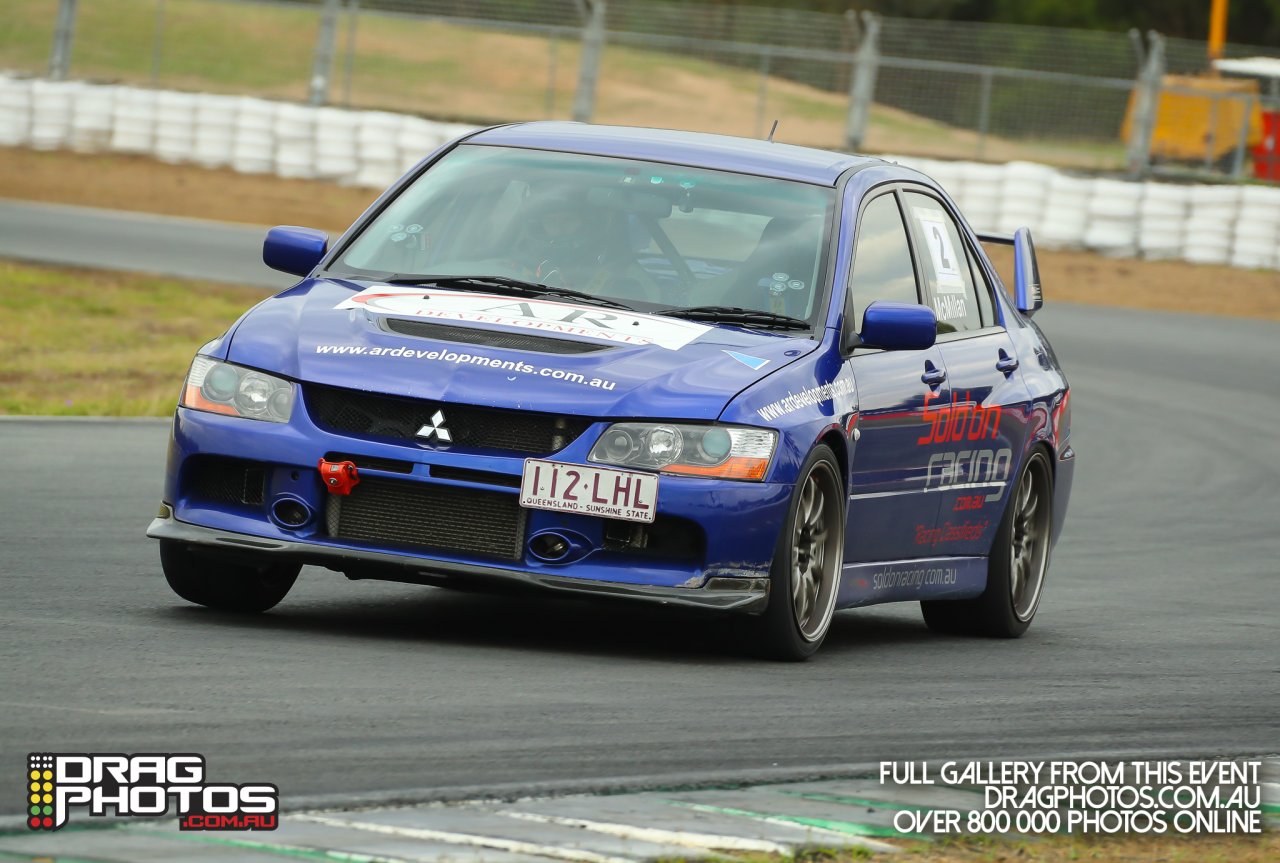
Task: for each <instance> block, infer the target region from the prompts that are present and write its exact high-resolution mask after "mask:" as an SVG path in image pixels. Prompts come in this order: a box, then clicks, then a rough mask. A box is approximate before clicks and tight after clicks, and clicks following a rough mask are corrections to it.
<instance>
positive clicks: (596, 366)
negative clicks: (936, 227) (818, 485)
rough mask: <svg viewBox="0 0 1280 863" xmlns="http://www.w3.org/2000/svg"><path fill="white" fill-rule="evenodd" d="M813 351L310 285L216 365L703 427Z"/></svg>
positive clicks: (270, 310) (595, 318) (656, 319)
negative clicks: (743, 394)
mask: <svg viewBox="0 0 1280 863" xmlns="http://www.w3.org/2000/svg"><path fill="white" fill-rule="evenodd" d="M817 347H818V344H817V342H815V341H813V340H812V339H808V338H795V337H792V336H787V335H782V334H778V333H774V332H761V331H753V330H746V329H742V328H737V327H727V326H714V325H706V324H700V323H694V322H692V321H682V320H678V319H674V318H669V317H661V316H654V315H645V314H638V313H630V312H625V311H618V310H614V309H609V308H602V307H600V306H594V305H587V304H582V303H576V302H574V301H572V300H556V299H553V298H541V297H540V298H536V299H534V298H524V297H512V296H506V295H494V294H481V293H476V292H471V291H446V290H435V289H429V288H404V287H398V286H397V287H391V286H387V285H379V284H377V283H373V284H370V283H353V282H346V281H335V280H326V279H318V280H308V281H305V282H303V283H301V284H300V285H298V286H297V287H295V288H292V289H290V290H288V291H285V292H284V293H282V294H279V295H277V296H275V297H272V298H271V299H268V300H266V301H264V302H263V303H261V304H259V305H258V306H257V307H255V308H254V309H253V310H251V311H250V312H249V313H247V314H246V315H245V316H244V318H242V319H241V322H240V323H239V325H238V326H237V327H236V328H235V330H234V332H233V334H232V337H231V343H230V347H229V349H228V353H227V359H228V360H230V361H231V362H235V363H240V364H242V365H246V366H251V367H254V368H258V369H262V370H265V371H272V372H277V373H279V374H282V375H285V376H287V377H290V378H293V379H295V380H299V381H302V382H304V383H319V384H326V385H330V386H338V387H347V388H351V389H358V390H364V391H370V392H378V393H384V394H388V395H400V396H408V397H412V398H421V399H428V400H433V401H445V402H458V403H464V404H474V405H483V406H487V407H498V408H513V409H524V410H543V411H552V410H558V411H571V412H573V413H576V414H579V415H584V416H599V417H655V418H656V417H681V418H689V419H704V420H712V419H715V418H716V417H718V416H719V415H720V413H721V412H722V411H723V410H724V407H725V405H726V404H727V403H728V402H729V400H730V399H732V398H733V397H734V396H735V395H736V394H737V393H739V392H741V391H742V390H743V389H745V388H746V387H748V386H750V385H751V384H753V383H755V382H756V381H758V380H760V379H761V378H763V377H765V376H766V375H768V374H770V373H772V372H774V371H777V370H778V369H779V368H781V367H783V366H785V365H787V364H789V363H791V362H794V361H795V360H796V359H798V358H800V357H802V356H804V355H805V354H807V353H810V352H812V351H813V350H816V349H817ZM584 349H586V351H585V352H583V351H584Z"/></svg>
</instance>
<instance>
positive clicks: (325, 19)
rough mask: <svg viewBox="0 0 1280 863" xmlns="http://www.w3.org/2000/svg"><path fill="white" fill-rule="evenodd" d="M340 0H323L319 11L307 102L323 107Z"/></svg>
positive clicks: (331, 72) (331, 63)
mask: <svg viewBox="0 0 1280 863" xmlns="http://www.w3.org/2000/svg"><path fill="white" fill-rule="evenodd" d="M341 3H342V0H324V8H323V9H321V10H320V34H319V35H318V36H317V37H316V53H315V60H314V62H313V64H312V67H311V87H310V93H309V95H308V97H307V101H308V102H310V103H311V104H312V105H323V104H325V103H326V102H328V101H329V78H330V77H332V75H333V45H334V42H335V41H336V40H337V35H338V9H339V6H340V5H341Z"/></svg>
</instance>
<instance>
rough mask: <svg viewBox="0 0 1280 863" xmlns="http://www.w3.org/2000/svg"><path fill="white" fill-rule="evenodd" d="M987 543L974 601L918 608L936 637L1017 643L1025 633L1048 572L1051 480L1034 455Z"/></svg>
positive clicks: (1044, 459)
mask: <svg viewBox="0 0 1280 863" xmlns="http://www.w3.org/2000/svg"><path fill="white" fill-rule="evenodd" d="M1012 494H1013V497H1012V499H1011V500H1010V501H1009V505H1008V506H1007V507H1005V513H1004V518H1003V519H1001V521H1000V527H999V528H998V529H997V530H996V536H995V539H994V540H993V541H992V543H991V555H990V557H989V558H988V563H987V587H986V590H984V591H983V592H982V594H981V595H979V596H977V597H975V598H974V599H964V600H950V601H948V600H932V601H926V602H921V603H920V610H921V611H922V612H923V613H924V621H925V623H926V624H928V626H929V628H930V629H932V630H934V631H935V632H945V633H950V634H964V635H983V636H987V637H989V638H1018V637H1019V636H1021V635H1022V634H1023V633H1024V632H1026V631H1027V627H1029V626H1030V625H1031V621H1032V619H1033V618H1034V617H1035V616H1036V610H1037V609H1038V608H1039V607H1040V594H1041V591H1042V589H1043V588H1044V579H1045V576H1046V575H1047V574H1048V572H1049V545H1050V535H1051V531H1052V526H1053V474H1052V472H1051V470H1050V467H1049V457H1048V456H1047V455H1045V453H1044V451H1043V450H1040V449H1037V450H1036V451H1035V452H1033V453H1032V454H1031V457H1030V458H1028V459H1027V463H1026V464H1025V465H1023V467H1022V471H1021V472H1020V473H1019V474H1018V481H1017V482H1016V483H1014V485H1013V492H1012Z"/></svg>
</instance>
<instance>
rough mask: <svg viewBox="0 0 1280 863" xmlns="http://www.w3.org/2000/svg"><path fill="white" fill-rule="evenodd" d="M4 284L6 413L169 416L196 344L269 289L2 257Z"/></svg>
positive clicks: (0, 302)
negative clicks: (8, 259)
mask: <svg viewBox="0 0 1280 863" xmlns="http://www.w3.org/2000/svg"><path fill="white" fill-rule="evenodd" d="M0 283H2V284H4V286H5V290H4V291H3V292H0V314H3V315H4V320H5V334H4V338H3V339H0V414H48V415H70V416H85V415H89V416H164V415H166V414H169V413H171V412H172V411H173V407H174V404H175V402H176V401H177V397H178V388H179V387H180V386H181V384H182V378H183V375H184V374H185V373H186V370H187V366H188V365H189V364H190V363H191V357H192V355H193V354H194V353H195V351H196V348H198V347H200V345H202V344H204V343H205V342H206V341H208V340H209V339H212V338H215V337H216V336H218V335H219V334H220V333H222V332H223V331H224V330H226V328H227V327H228V326H229V325H230V324H231V323H232V322H234V321H235V320H236V318H238V317H239V316H240V314H241V313H242V312H244V311H245V309H247V308H249V306H251V305H252V304H253V303H255V302H257V301H258V300H260V299H261V298H262V297H263V296H264V295H265V293H266V292H265V291H262V290H260V289H256V288H242V287H233V286H228V285H218V284H213V283H209V282H199V281H191V280H185V279H171V278H165V277H162V276H144V275H137V274H133V273H108V272H100V271H96V270H75V269H66V268H54V267H44V266H37V265H32V264H20V263H15V262H12V261H5V260H0Z"/></svg>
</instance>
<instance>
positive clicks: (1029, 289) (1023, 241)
mask: <svg viewBox="0 0 1280 863" xmlns="http://www.w3.org/2000/svg"><path fill="white" fill-rule="evenodd" d="M975 233H976V234H977V235H978V239H979V240H981V241H982V242H984V243H996V244H998V245H1001V246H1013V304H1014V305H1015V306H1017V307H1018V311H1020V312H1022V313H1023V314H1024V315H1026V316H1027V317H1031V316H1032V315H1034V314H1035V313H1036V312H1038V311H1040V309H1041V307H1042V306H1044V292H1043V291H1042V290H1041V288H1040V266H1039V264H1037V263H1036V247H1035V244H1034V243H1032V242H1031V231H1030V230H1029V229H1028V228H1019V229H1018V230H1016V231H1014V232H1013V233H1012V234H997V233H995V232H993V231H975Z"/></svg>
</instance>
